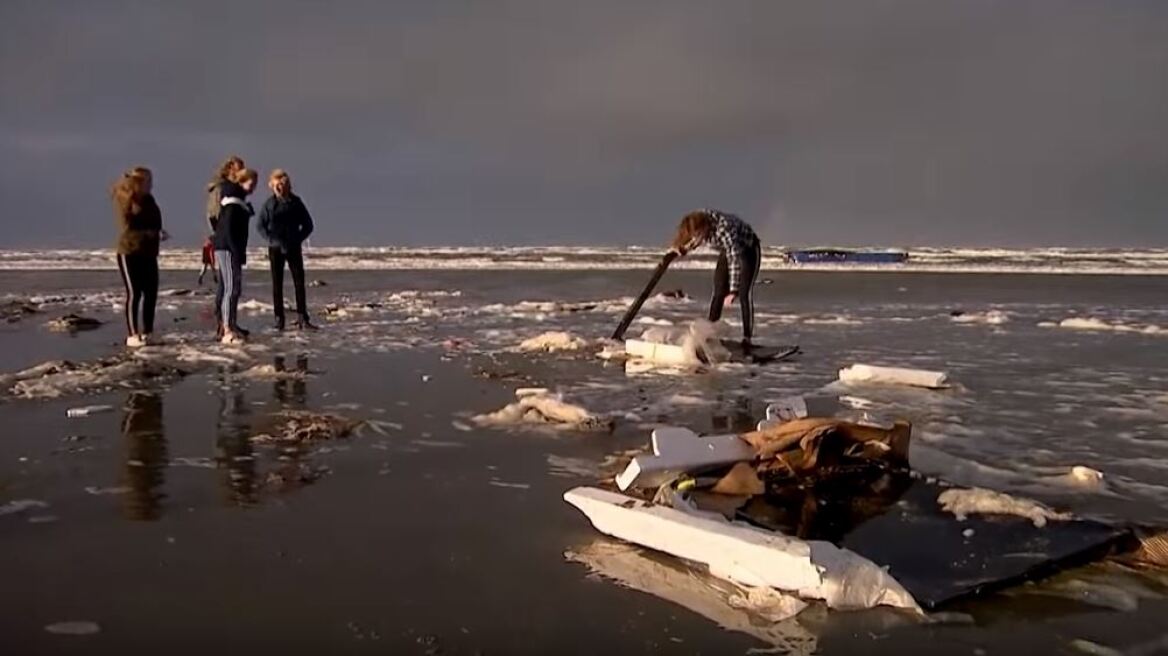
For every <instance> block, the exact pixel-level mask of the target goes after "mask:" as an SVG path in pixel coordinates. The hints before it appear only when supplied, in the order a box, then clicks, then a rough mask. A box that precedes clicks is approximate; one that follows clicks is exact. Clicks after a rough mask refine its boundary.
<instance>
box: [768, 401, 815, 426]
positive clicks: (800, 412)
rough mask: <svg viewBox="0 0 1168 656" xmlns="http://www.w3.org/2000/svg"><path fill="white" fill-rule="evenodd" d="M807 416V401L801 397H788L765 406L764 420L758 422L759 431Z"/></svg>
mask: <svg viewBox="0 0 1168 656" xmlns="http://www.w3.org/2000/svg"><path fill="white" fill-rule="evenodd" d="M806 416H807V399H805V398H803V397H802V396H788V397H786V398H782V399H779V400H778V401H775V402H774V403H771V404H770V405H768V406H767V409H766V419H763V420H762V421H760V422H758V429H759V430H766V429H768V428H770V427H772V426H775V425H777V424H781V423H783V422H786V421H792V420H794V419H802V418H804V417H806Z"/></svg>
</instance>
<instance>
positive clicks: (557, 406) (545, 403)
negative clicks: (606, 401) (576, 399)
mask: <svg viewBox="0 0 1168 656" xmlns="http://www.w3.org/2000/svg"><path fill="white" fill-rule="evenodd" d="M521 391H525V392H530V390H521ZM517 396H518V399H517V400H516V401H515V402H514V403H510V404H508V405H506V406H504V407H503V408H502V409H500V410H496V411H495V412H491V413H487V414H482V415H476V416H474V417H472V421H474V422H475V423H476V424H479V425H480V426H513V425H521V424H541V425H553V426H559V427H563V428H570V429H576V430H602V431H608V430H612V428H613V422H612V419H610V418H608V417H601V416H597V415H594V414H592V413H591V412H589V411H588V410H587V409H585V408H583V407H581V406H578V405H573V404H571V403H567V402H565V401H564V400H563V399H562V398H561V397H560V396H558V395H555V396H553V395H551V394H546V393H544V394H538V393H527V394H525V395H522V396H519V395H518V394H517Z"/></svg>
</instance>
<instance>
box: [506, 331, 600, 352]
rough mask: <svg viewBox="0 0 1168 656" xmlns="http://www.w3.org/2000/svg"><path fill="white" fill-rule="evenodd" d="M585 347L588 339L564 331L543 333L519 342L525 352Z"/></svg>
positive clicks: (568, 349)
mask: <svg viewBox="0 0 1168 656" xmlns="http://www.w3.org/2000/svg"><path fill="white" fill-rule="evenodd" d="M584 348H588V341H587V340H584V339H581V338H579V337H577V336H575V335H573V334H572V333H569V332H564V331H552V332H546V333H542V334H540V335H536V336H535V337H532V338H530V339H525V340H523V342H521V343H520V344H519V350H520V351H523V352H525V353H531V352H540V351H542V352H545V353H557V352H559V351H579V350H580V349H584Z"/></svg>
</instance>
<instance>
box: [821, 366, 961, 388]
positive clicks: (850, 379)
mask: <svg viewBox="0 0 1168 656" xmlns="http://www.w3.org/2000/svg"><path fill="white" fill-rule="evenodd" d="M839 379H840V382H841V383H876V384H887V385H909V386H911V387H926V388H929V389H940V388H942V387H947V386H948V379H949V376H948V374H946V373H944V372H941V371H927V370H925V369H908V368H903V367H878V366H874V365H868V364H854V365H852V366H850V367H846V368H844V369H840V372H839Z"/></svg>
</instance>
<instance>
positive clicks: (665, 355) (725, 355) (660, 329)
mask: <svg viewBox="0 0 1168 656" xmlns="http://www.w3.org/2000/svg"><path fill="white" fill-rule="evenodd" d="M719 333H720V330H719V324H714V323H711V322H709V321H703V320H698V321H694V322H692V323H690V324H689V325H687V326H682V327H666V326H654V327H652V328H649V329H648V330H646V331H645V332H644V333H642V334H641V337H640V339H629V340H625V353H626V355H627V356H628V357H630V358H635V359H639V360H645V361H649V362H653V363H656V364H662V365H682V366H696V365H700V364H710V363H716V362H725V361H727V360H729V359H730V352H729V351H728V350H727V349H726V347H725V346H723V344H722V342H721V339H720V334H719Z"/></svg>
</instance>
